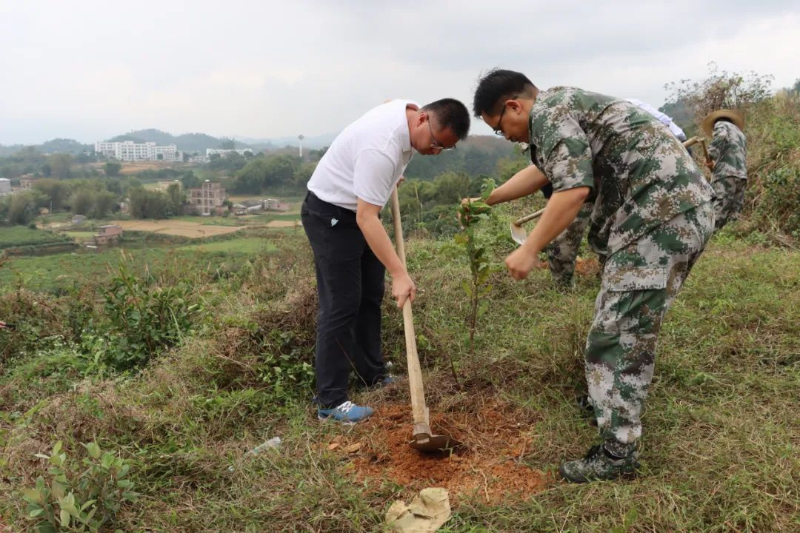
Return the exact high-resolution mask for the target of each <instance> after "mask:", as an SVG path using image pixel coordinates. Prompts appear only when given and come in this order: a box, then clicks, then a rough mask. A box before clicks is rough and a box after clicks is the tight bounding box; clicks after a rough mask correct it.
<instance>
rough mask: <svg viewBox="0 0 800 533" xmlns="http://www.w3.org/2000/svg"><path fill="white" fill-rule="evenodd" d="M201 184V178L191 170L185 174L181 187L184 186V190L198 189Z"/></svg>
mask: <svg viewBox="0 0 800 533" xmlns="http://www.w3.org/2000/svg"><path fill="white" fill-rule="evenodd" d="M201 183H202V181H200V178H198V177H197V176H196V175H195V173H194V172H192V171H191V170H189V171H187V172H184V173H183V175H182V176H181V185H183V190H186V189H194V188H197V187H199V186H200V184H201Z"/></svg>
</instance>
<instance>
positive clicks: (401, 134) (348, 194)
mask: <svg viewBox="0 0 800 533" xmlns="http://www.w3.org/2000/svg"><path fill="white" fill-rule="evenodd" d="M408 104H413V105H417V104H416V102H412V101H411V100H399V99H398V100H392V101H391V102H387V103H385V104H383V105H379V106H378V107H376V108H374V109H371V110H370V111H368V112H367V113H366V114H365V115H364V116H362V117H361V118H359V119H358V120H356V121H355V122H353V123H352V124H350V125H349V126H347V127H346V128H345V129H344V131H342V133H340V134H339V135H338V136H337V137H336V139H335V140H334V141H333V143H332V144H331V146H330V148H328V151H327V152H325V155H324V156H323V157H322V159H321V160H320V162H319V163H318V164H317V168H316V169H315V170H314V174H313V175H312V176H311V179H310V180H308V190H309V191H311V192H313V193H314V194H316V195H317V197H318V198H319V199H320V200H323V201H325V202H328V203H331V204H334V205H338V206H339V207H344V208H345V209H350V210H351V211H355V210H356V207H357V205H358V198H361V199H362V200H364V201H365V202H368V203H370V204H372V205H377V206H380V207H383V206H384V205H386V202H387V201H389V197H390V196H391V195H392V190H393V189H394V187H395V186H396V185H397V182H398V180H399V179H400V176H402V175H403V172H404V171H405V169H406V166H407V165H408V163H409V161H411V156H412V154H413V152H412V150H411V138H410V137H409V133H408V119H407V117H406V105H408Z"/></svg>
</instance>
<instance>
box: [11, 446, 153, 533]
mask: <svg viewBox="0 0 800 533" xmlns="http://www.w3.org/2000/svg"><path fill="white" fill-rule="evenodd" d="M83 447H84V448H86V452H87V456H86V457H85V458H84V459H83V461H82V463H80V464H78V463H73V462H70V461H68V459H67V454H66V453H65V452H62V451H61V441H58V442H57V443H56V444H55V446H53V451H52V452H51V454H50V455H44V454H36V456H37V457H41V458H42V459H47V460H48V461H49V462H50V465H51V467H50V469H49V470H48V474H49V476H50V481H49V483H48V482H47V481H45V478H44V477H43V476H39V477H38V478H37V479H36V486H35V487H34V488H29V489H24V490H23V491H22V495H23V498H24V500H25V501H26V502H27V503H28V505H27V509H26V518H27V519H28V520H31V521H33V522H34V530H35V531H37V532H38V533H51V532H52V533H57V532H61V531H70V532H92V533H94V532H97V531H101V530H105V529H104V528H106V527H107V526H108V525H109V524H110V523H112V522H113V520H114V517H115V516H116V514H117V513H118V512H119V510H120V508H121V507H122V505H123V504H124V503H126V502H134V501H136V499H137V498H138V496H139V495H138V494H137V493H135V492H133V482H132V481H130V480H129V479H128V474H129V472H130V468H131V465H130V463H129V462H128V461H126V460H125V459H122V458H120V457H118V456H116V455H115V454H113V453H110V452H103V451H102V450H101V449H100V446H98V445H97V443H96V442H90V443H88V444H84V445H83Z"/></svg>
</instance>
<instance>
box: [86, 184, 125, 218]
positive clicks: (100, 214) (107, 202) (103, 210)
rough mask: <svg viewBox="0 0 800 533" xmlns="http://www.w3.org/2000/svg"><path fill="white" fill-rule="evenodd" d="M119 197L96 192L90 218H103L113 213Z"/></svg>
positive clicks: (110, 193) (109, 192) (105, 192)
mask: <svg viewBox="0 0 800 533" xmlns="http://www.w3.org/2000/svg"><path fill="white" fill-rule="evenodd" d="M118 199H119V197H118V196H117V195H116V194H114V193H113V192H111V191H98V192H96V193H94V198H93V205H92V211H91V215H92V218H105V217H107V216H108V215H109V214H110V213H112V212H113V211H114V207H115V206H116V205H117V200H118Z"/></svg>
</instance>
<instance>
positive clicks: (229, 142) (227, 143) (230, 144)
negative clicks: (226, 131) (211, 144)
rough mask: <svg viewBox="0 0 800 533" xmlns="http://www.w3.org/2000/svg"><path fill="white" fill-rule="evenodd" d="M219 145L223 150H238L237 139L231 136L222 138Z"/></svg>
mask: <svg viewBox="0 0 800 533" xmlns="http://www.w3.org/2000/svg"><path fill="white" fill-rule="evenodd" d="M219 147H220V148H221V149H223V150H236V141H235V140H233V139H230V138H222V139H220V143H219Z"/></svg>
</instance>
